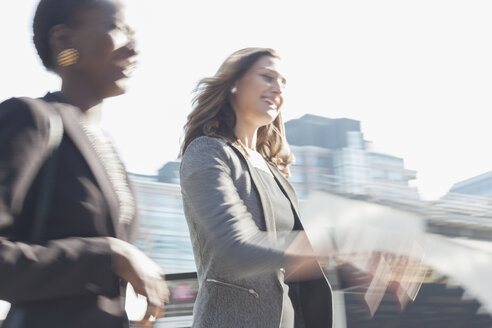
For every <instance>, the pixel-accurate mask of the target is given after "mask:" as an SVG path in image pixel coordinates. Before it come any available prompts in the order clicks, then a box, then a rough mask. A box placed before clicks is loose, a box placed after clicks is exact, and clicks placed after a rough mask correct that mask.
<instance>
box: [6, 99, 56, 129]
mask: <svg viewBox="0 0 492 328" xmlns="http://www.w3.org/2000/svg"><path fill="white" fill-rule="evenodd" d="M46 106H48V103H47V102H45V101H44V100H42V99H34V98H28V97H13V98H10V99H7V100H5V101H3V102H2V103H0V120H8V121H9V122H10V123H14V122H17V123H25V124H26V125H31V124H33V125H36V126H44V125H45V124H46V123H47V122H48V120H49V118H48V113H47V111H46V109H45V107H46Z"/></svg>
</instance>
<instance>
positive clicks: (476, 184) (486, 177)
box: [449, 171, 492, 197]
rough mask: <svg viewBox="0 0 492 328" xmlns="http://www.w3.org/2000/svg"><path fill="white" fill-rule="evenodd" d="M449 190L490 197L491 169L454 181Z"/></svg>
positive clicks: (491, 191) (491, 187) (491, 192)
mask: <svg viewBox="0 0 492 328" xmlns="http://www.w3.org/2000/svg"><path fill="white" fill-rule="evenodd" d="M449 192H451V193H457V194H466V195H474V196H483V197H492V171H489V172H486V173H483V174H480V175H477V176H474V177H472V178H469V179H466V180H463V181H460V182H458V183H455V184H454V185H453V186H452V187H451V190H450V191H449Z"/></svg>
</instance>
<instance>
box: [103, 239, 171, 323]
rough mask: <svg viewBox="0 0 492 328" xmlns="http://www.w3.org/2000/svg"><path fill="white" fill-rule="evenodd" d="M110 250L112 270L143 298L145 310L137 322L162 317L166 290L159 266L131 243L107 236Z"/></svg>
mask: <svg viewBox="0 0 492 328" xmlns="http://www.w3.org/2000/svg"><path fill="white" fill-rule="evenodd" d="M108 240H109V245H110V247H111V251H112V253H113V254H112V261H113V271H114V272H115V274H116V275H117V276H119V277H120V278H121V279H123V280H124V281H126V282H128V283H130V284H131V285H132V287H133V289H134V290H135V292H136V293H137V294H139V295H143V296H145V297H146V298H147V311H146V313H145V315H144V317H143V319H142V321H141V323H142V324H144V325H145V326H149V325H150V326H151V325H152V323H151V322H150V317H151V316H153V317H154V318H161V317H163V316H164V304H165V303H167V302H169V289H168V288H167V285H166V281H165V280H164V273H163V272H162V269H161V268H160V267H159V266H158V265H157V264H156V263H155V262H154V261H152V260H151V259H150V258H149V257H148V256H147V255H145V254H144V253H142V252H141V251H140V250H138V249H137V248H136V247H135V246H133V245H131V244H129V243H127V242H125V241H123V240H120V239H116V238H112V237H108Z"/></svg>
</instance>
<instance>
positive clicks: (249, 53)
mask: <svg viewBox="0 0 492 328" xmlns="http://www.w3.org/2000/svg"><path fill="white" fill-rule="evenodd" d="M263 56H270V57H274V58H279V56H278V54H277V53H276V52H275V50H273V49H269V48H246V49H241V50H239V51H236V52H235V53H233V54H232V55H230V56H229V57H228V58H227V59H226V60H225V61H224V63H222V65H221V66H220V68H219V70H218V71H217V73H215V75H214V76H212V77H208V78H204V79H202V80H200V82H198V85H197V87H196V89H195V97H194V98H193V110H192V112H191V113H190V114H189V115H188V121H187V123H186V124H185V126H184V131H185V136H184V141H183V144H182V146H181V154H180V155H181V156H183V155H184V152H185V151H186V148H187V147H188V145H189V144H190V143H191V142H192V141H193V140H195V139H196V138H198V137H200V136H209V137H216V138H222V139H224V140H226V141H229V142H231V143H232V144H235V145H239V142H238V138H237V136H236V135H235V133H234V127H235V125H236V113H235V112H234V109H233V108H232V104H231V99H230V97H231V96H230V91H231V88H232V86H233V85H234V83H235V82H236V81H237V80H239V79H240V78H241V77H243V75H244V74H246V72H247V71H248V70H249V68H250V67H251V66H253V65H254V64H255V63H256V61H257V60H259V59H260V58H261V57H263ZM256 149H257V151H258V152H259V153H260V154H261V155H262V156H263V157H264V158H265V159H267V160H268V161H270V162H271V163H272V164H273V165H275V166H276V167H277V168H278V169H279V170H280V171H281V172H282V173H283V174H284V175H286V176H289V175H290V172H289V165H290V164H291V163H292V162H293V156H292V154H291V152H290V150H289V148H288V145H287V139H286V138H285V129H284V123H283V121H282V114H281V113H279V114H278V116H277V117H276V118H275V120H274V121H273V122H271V123H270V124H268V125H265V126H262V127H260V128H259V129H258V132H257V142H256Z"/></svg>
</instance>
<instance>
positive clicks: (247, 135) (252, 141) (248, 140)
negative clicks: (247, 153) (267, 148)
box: [234, 122, 258, 151]
mask: <svg viewBox="0 0 492 328" xmlns="http://www.w3.org/2000/svg"><path fill="white" fill-rule="evenodd" d="M257 131H258V128H254V127H248V126H246V125H245V124H240V123H239V122H238V123H237V124H236V126H235V127H234V133H235V135H236V137H237V138H238V140H239V142H241V144H242V146H243V147H246V148H248V149H250V150H254V151H256V140H257Z"/></svg>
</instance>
